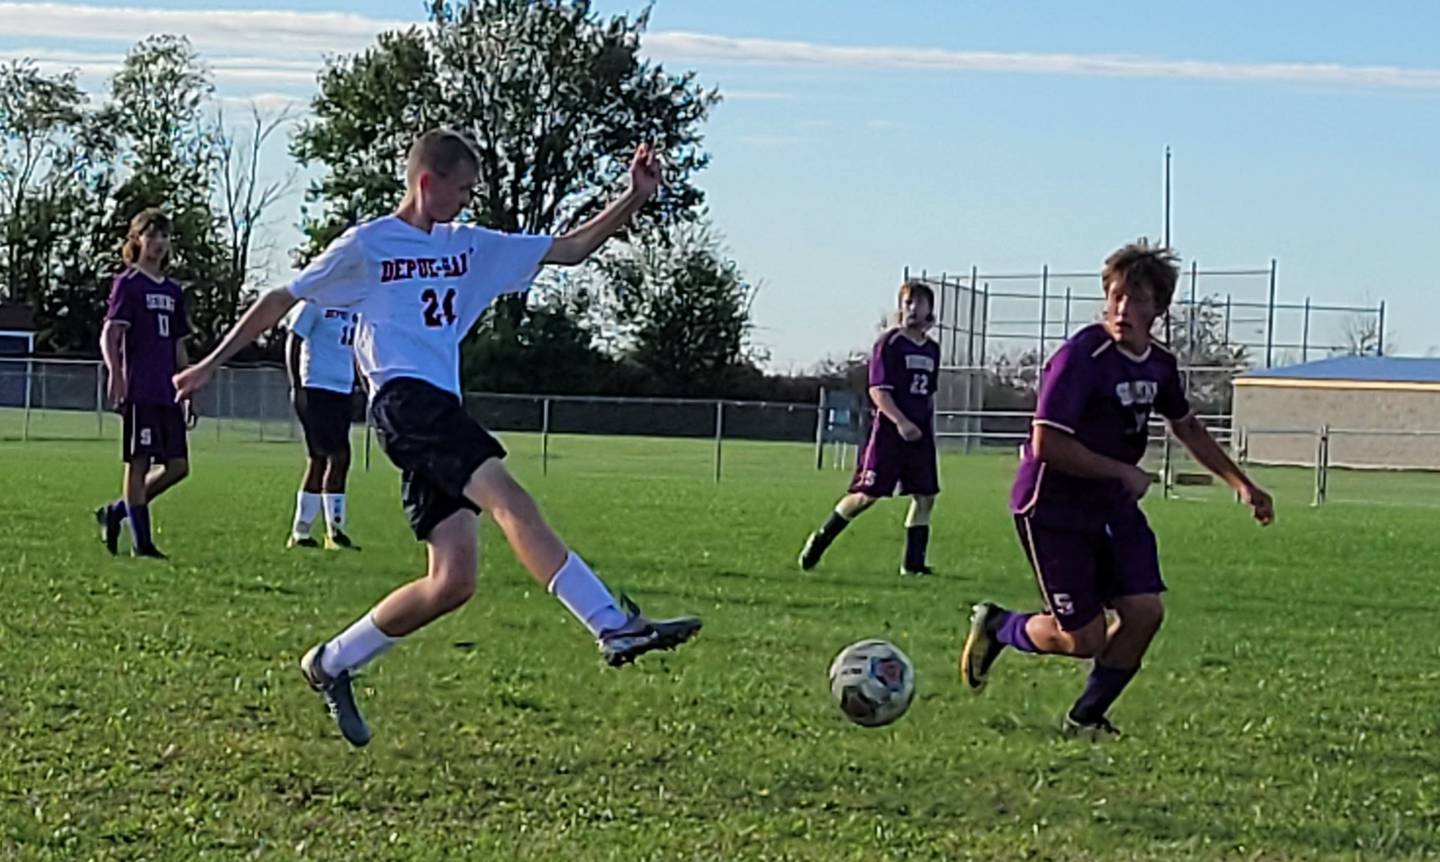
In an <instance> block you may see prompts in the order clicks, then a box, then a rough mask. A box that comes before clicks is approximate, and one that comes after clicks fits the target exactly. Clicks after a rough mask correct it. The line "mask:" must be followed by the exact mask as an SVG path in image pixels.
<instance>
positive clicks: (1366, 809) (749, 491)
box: [0, 426, 1440, 862]
mask: <svg viewBox="0 0 1440 862" xmlns="http://www.w3.org/2000/svg"><path fill="white" fill-rule="evenodd" d="M196 440H197V445H196V451H195V452H194V457H193V463H194V467H195V470H194V475H193V477H192V479H191V480H190V481H189V482H187V483H186V484H184V485H182V486H181V487H180V488H178V489H177V490H175V491H174V492H172V494H171V495H169V496H168V497H166V498H165V499H163V500H161V501H160V502H159V503H158V504H157V505H156V507H155V520H156V523H157V525H158V528H159V533H158V541H159V543H160V545H161V547H163V548H164V549H165V550H167V551H168V552H169V553H170V554H171V555H172V557H173V561H172V562H170V563H161V564H153V563H149V562H141V561H134V560H130V559H128V558H120V559H112V558H110V557H108V556H107V555H106V554H105V553H104V550H103V548H102V547H101V545H100V544H99V543H98V541H97V540H96V537H95V533H94V525H93V521H92V520H91V515H90V512H91V510H92V509H93V508H94V506H95V505H96V504H97V503H98V502H99V501H100V500H102V499H104V498H105V497H107V496H108V495H111V494H113V492H114V490H115V488H116V487H117V484H118V477H119V466H118V464H117V463H116V449H117V448H118V447H117V445H116V444H115V443H113V442H84V441H75V442H45V443H29V444H20V443H4V444H0V464H3V469H0V548H3V553H0V584H3V587H4V592H5V596H6V598H5V608H6V613H5V614H4V616H3V619H0V686H3V688H0V859H54V860H62V859H63V860H71V859H145V860H152V859H177V860H179V859H198V858H235V859H291V858H304V859H337V860H362V859H363V860H369V859H427V860H429V859H433V860H442V859H443V860H452V859H486V860H512V859H513V860H551V859H563V860H567V862H579V860H591V859H616V860H652V859H653V860H690V859H696V860H700V859H705V860H709V859H715V860H721V859H723V860H742V859H743V860H749V859H755V860H761V859H766V860H782V859H795V860H851V859H853V860H871V859H1006V860H1013V859H1053V860H1089V859H1163V860H1174V859H1289V860H1319V859H1355V860H1371V859H1387V858H1433V857H1435V856H1436V855H1437V854H1440V738H1437V730H1440V642H1437V639H1436V637H1435V619H1436V617H1435V613H1436V606H1437V601H1436V599H1437V596H1440V584H1437V578H1440V571H1437V567H1436V565H1435V561H1436V560H1440V530H1437V529H1436V528H1435V517H1436V516H1435V513H1434V512H1433V511H1432V510H1429V509H1426V508H1421V507H1410V506H1403V505H1401V506H1389V507H1360V506H1345V505H1332V506H1327V507H1325V508H1322V509H1311V508H1309V507H1308V506H1306V505H1305V503H1306V502H1308V499H1309V491H1310V477H1309V474H1308V473H1306V472H1304V471H1294V472H1287V471H1276V472H1273V473H1272V474H1271V475H1267V476H1266V477H1264V478H1265V479H1266V481H1269V482H1272V483H1273V484H1274V486H1275V487H1276V489H1277V490H1278V492H1279V493H1278V496H1279V501H1280V505H1281V510H1280V520H1279V523H1278V524H1277V525H1276V526H1275V527H1273V528H1271V529H1270V530H1265V531H1262V530H1260V529H1259V528H1257V527H1254V526H1253V525H1252V524H1250V523H1249V522H1248V521H1247V519H1246V517H1245V513H1244V512H1243V511H1242V510H1241V509H1240V508H1238V507H1237V506H1234V505H1232V504H1230V503H1228V502H1226V501H1225V497H1224V495H1223V494H1221V493H1220V492H1219V491H1218V490H1214V491H1205V490H1203V489H1202V490H1200V491H1199V492H1198V493H1199V494H1200V495H1201V496H1208V497H1209V498H1210V500H1209V501H1208V502H1194V501H1189V500H1180V501H1159V500H1155V501H1151V502H1149V503H1148V504H1147V508H1148V510H1149V512H1150V514H1151V517H1152V520H1153V521H1154V523H1155V526H1156V529H1157V532H1158V533H1159V535H1160V540H1161V548H1162V554H1163V555H1164V558H1165V562H1166V577H1167V579H1168V581H1169V583H1170V586H1171V590H1172V591H1171V593H1170V594H1169V596H1168V603H1169V610H1170V614H1169V618H1168V619H1167V621H1166V624H1165V628H1164V630H1163V631H1162V633H1161V635H1160V639H1159V642H1158V644H1157V646H1156V648H1155V649H1154V651H1153V652H1152V654H1151V656H1150V658H1149V660H1148V663H1147V665H1146V667H1145V669H1144V671H1143V673H1142V675H1141V676H1140V678H1139V679H1138V680H1137V682H1136V684H1135V685H1134V686H1133V687H1132V688H1131V690H1130V691H1129V692H1127V693H1126V695H1125V696H1124V698H1123V699H1122V700H1121V701H1120V703H1119V704H1118V706H1117V708H1116V710H1115V713H1114V715H1115V719H1116V721H1117V723H1118V724H1120V725H1121V726H1122V727H1123V728H1124V729H1125V730H1126V731H1127V736H1126V738H1125V739H1124V740H1123V741H1121V742H1120V743H1118V744H1116V745H1112V746H1106V747H1095V746H1091V745H1087V744H1077V743H1074V742H1070V741H1066V740H1063V739H1061V738H1059V737H1058V735H1057V734H1056V732H1055V730H1054V728H1055V724H1056V722H1057V719H1058V717H1059V715H1060V713H1061V712H1062V710H1063V709H1064V708H1065V707H1066V706H1067V705H1068V703H1069V702H1070V700H1071V699H1072V698H1073V696H1074V694H1075V693H1076V691H1077V690H1078V687H1079V686H1080V684H1081V682H1082V676H1081V672H1080V670H1079V669H1078V667H1077V666H1076V665H1074V664H1071V663H1068V662H1067V661H1066V660H1063V659H1058V658H1045V659H1034V658H1028V657H1024V656H1016V655H1007V656H1006V657H1005V658H1004V659H1002V661H1001V663H1000V664H999V665H998V666H997V670H996V672H995V676H994V678H993V680H992V685H991V687H990V689H989V690H987V692H986V693H985V695H984V696H983V697H982V698H975V697H973V696H971V695H970V694H969V693H968V692H966V691H965V690H963V689H962V688H961V686H960V684H959V682H958V680H957V678H956V674H955V659H956V653H957V648H958V646H959V641H960V636H961V633H962V631H963V629H964V625H965V615H966V612H967V610H968V607H969V605H970V604H971V603H972V602H974V601H975V600H976V599H979V598H982V597H993V598H995V599H998V600H1000V601H1002V602H1006V603H1012V604H1018V605H1033V604H1034V603H1035V601H1036V597H1035V594H1034V587H1033V582H1032V579H1031V576H1030V574H1029V573H1028V571H1027V570H1026V568H1025V566H1024V563H1023V560H1022V558H1021V555H1020V553H1019V551H1018V549H1017V547H1016V543H1015V541H1014V538H1013V536H1012V528H1011V525H1010V520H1009V517H1008V515H1007V513H1006V511H1005V506H1004V501H1005V490H1006V487H1007V485H1008V481H1009V476H1010V472H1011V469H1012V466H1013V465H1012V463H1011V459H1009V458H1005V457H996V456H973V457H968V458H967V457H964V456H953V457H948V456H947V458H946V459H945V461H944V465H943V468H944V480H945V486H946V493H945V495H944V496H943V497H942V500H941V507H940V509H939V511H938V513H937V524H936V535H935V541H934V545H933V549H932V558H933V562H934V563H935V564H936V565H937V566H938V568H939V569H940V572H941V574H940V575H939V576H938V577H935V578H933V579H927V580H921V581H917V580H902V579H901V578H900V577H898V576H897V575H896V574H895V572H896V567H897V563H898V554H899V541H900V535H901V529H900V525H899V519H900V518H901V509H900V507H899V504H894V505H892V506H890V507H889V508H883V509H880V510H877V511H876V512H874V513H872V514H871V515H869V516H867V518H866V519H865V520H863V521H861V522H860V523H858V524H857V525H856V527H854V528H853V529H852V530H851V531H850V532H849V533H847V534H846V535H845V536H844V537H843V538H842V539H841V540H840V541H839V542H838V543H837V545H836V546H835V548H834V549H833V550H832V551H831V554H830V556H829V557H828V559H827V560H826V563H825V564H824V566H823V567H822V568H821V570H819V571H816V572H814V573H811V574H808V575H805V574H801V573H800V572H798V571H797V570H796V569H795V567H794V556H795V553H796V551H797V550H798V548H799V545H800V543H801V541H802V540H803V538H804V535H805V533H806V531H807V530H808V529H810V528H811V527H812V526H813V525H814V524H815V523H816V522H817V521H818V520H819V519H820V518H821V517H822V516H823V515H824V513H825V511H826V510H827V507H828V506H829V505H831V503H832V502H833V499H834V497H835V496H836V495H837V494H838V493H839V492H840V490H841V489H842V485H843V479H842V476H841V474H837V473H835V472H832V471H830V470H826V471H823V472H816V471H815V470H814V469H813V465H812V464H811V462H810V459H811V453H810V451H809V450H808V449H807V448H806V447H803V446H784V445H764V444H738V443H737V444H730V445H727V447H726V451H725V471H726V472H725V481H724V482H722V483H720V484H718V485H717V484H715V483H714V482H713V481H711V480H710V479H709V475H710V470H711V460H710V459H711V450H710V448H709V447H708V445H707V444H705V443H703V442H673V441H662V440H639V439H629V440H602V439H593V438H589V439H587V438H561V439H557V440H555V441H554V443H553V447H552V455H553V460H552V462H551V471H550V475H548V476H545V477H542V476H541V475H540V471H539V469H538V458H537V455H536V453H537V448H536V447H537V444H536V441H535V440H533V439H531V438H523V437H520V438H511V439H509V440H507V443H508V444H509V445H510V446H511V448H512V450H513V453H514V454H513V457H512V466H513V468H514V469H515V470H516V472H517V473H519V474H520V475H521V476H522V478H523V479H524V480H525V481H527V482H528V483H529V484H530V486H531V487H532V489H533V490H534V491H535V492H536V494H537V496H538V497H539V498H540V499H541V500H542V503H543V505H544V507H545V509H546V510H547V512H548V513H549V514H550V516H551V517H552V518H553V520H554V521H555V523H556V524H557V525H558V527H559V528H560V529H561V531H562V533H563V534H564V535H565V536H566V537H567V538H568V539H569V540H570V541H571V542H572V543H573V544H574V545H575V546H576V547H577V548H578V549H579V550H580V551H581V552H582V553H583V554H584V555H585V556H587V557H588V558H589V560H590V561H591V562H592V563H593V564H594V565H595V566H596V568H597V569H598V571H599V572H600V573H601V575H602V576H603V577H605V578H606V579H607V580H609V581H610V582H611V584H612V585H613V586H616V587H619V588H624V589H627V590H629V591H630V592H631V593H632V594H633V595H634V596H635V597H636V598H637V599H638V600H640V601H641V602H642V604H643V605H644V606H645V607H646V609H647V610H649V611H651V612H654V613H657V614H672V613H681V612H693V613H698V614H701V615H703V616H704V617H705V620H706V629H705V632H704V634H703V635H702V637H701V638H700V639H699V640H698V641H696V642H695V643H694V644H692V645H690V646H688V647H686V648H685V649H684V650H682V651H680V652H678V653H676V654H673V655H670V654H666V655H663V656H649V657H647V658H646V659H644V660H642V661H641V662H640V664H639V665H637V666H635V667H633V668H629V669H626V670H624V671H618V672H617V671H611V670H608V669H603V668H602V666H601V663H600V660H599V657H598V655H597V653H596V651H595V649H594V646H593V644H592V643H591V642H590V641H589V639H588V638H587V637H585V636H584V634H583V632H582V631H581V630H580V628H579V627H578V626H577V625H576V624H575V623H574V622H573V621H571V620H570V619H569V618H568V615H567V614H566V612H565V611H564V610H563V608H561V607H560V606H559V604H558V603H557V602H555V601H554V600H553V599H551V598H550V597H548V596H546V595H545V594H544V593H543V591H541V590H539V589H538V588H536V587H535V585H534V584H533V583H532V582H531V581H529V579H528V578H527V577H526V576H524V575H523V574H522V573H521V571H520V570H519V568H518V566H517V565H516V563H515V562H514V560H513V558H512V557H511V556H510V554H509V552H508V550H506V549H505V548H504V547H503V544H502V543H501V542H500V541H498V537H497V536H496V535H495V534H494V531H493V529H492V528H490V527H488V526H487V527H486V528H485V533H486V538H485V544H486V549H487V557H486V560H485V563H484V571H483V574H482V582H481V588H480V590H479V592H478V593H477V596H476V598H475V600H474V601H472V602H471V604H470V605H469V606H467V607H466V608H465V609H463V610H462V611H460V612H459V613H457V614H454V615H453V616H451V617H449V618H447V619H445V620H443V621H441V622H440V623H438V624H436V625H435V626H433V627H431V628H430V629H427V630H425V631H424V632H422V633H421V634H419V635H417V636H416V637H414V638H412V639H411V641H410V642H407V643H405V644H403V645H402V646H401V647H400V648H398V649H396V650H395V651H394V652H392V653H391V654H390V655H388V656H386V657H385V658H384V659H382V660H381V661H380V662H378V663H377V664H376V665H375V666H373V667H372V668H371V669H369V671H368V672H367V674H366V675H365V677H364V678H363V680H362V684H361V697H362V699H363V704H364V706H365V708H366V710H367V712H368V714H369V717H370V719H371V721H372V724H373V726H374V728H375V731H376V740H375V742H374V743H373V744H372V745H371V746H370V747H369V748H368V749H365V750H362V751H354V750H351V749H349V748H348V747H347V746H346V745H345V744H344V743H343V742H342V741H340V739H339V738H338V736H337V735H336V734H335V732H334V729H333V726H332V725H331V723H330V722H329V721H328V719H327V718H326V717H325V716H324V714H323V711H322V709H321V707H320V705H319V702H318V700H316V699H315V697H314V696H313V695H312V694H311V693H310V692H309V691H308V690H307V689H306V688H305V687H304V686H303V685H302V683H301V681H300V678H299V676H298V674H297V673H296V671H295V662H296V659H297V657H298V656H299V654H300V653H301V652H302V651H303V650H305V649H306V648H307V647H309V646H310V645H311V644H313V643H314V642H316V641H317V640H319V639H321V638H323V637H325V636H328V635H330V634H331V633H333V632H334V631H335V630H336V629H337V628H338V627H340V626H342V625H345V624H347V623H348V622H350V621H351V620H352V619H353V618H354V617H356V616H357V615H358V614H360V613H361V612H363V611H364V610H365V609H366V608H367V607H368V606H369V605H370V604H371V603H372V602H373V601H374V600H375V599H377V598H378V597H380V596H381V595H383V594H384V593H385V592H386V591H387V590H388V589H389V588H391V587H393V586H395V585H396V584H398V583H400V582H401V581H402V580H404V579H406V578H409V577H411V576H413V575H415V574H417V573H419V572H420V570H421V567H422V566H423V553H422V547H421V546H419V545H417V544H416V543H415V542H413V541H412V540H411V537H410V535H409V533H408V530H407V527H406V525H405V521H404V518H403V517H402V515H401V513H400V508H399V503H398V500H397V478H396V476H395V474H394V472H393V471H392V470H391V469H390V468H389V467H388V465H386V464H384V463H383V462H381V463H379V464H377V466H376V469H374V470H373V471H372V472H370V473H368V474H364V473H362V474H359V475H357V476H355V478H354V482H353V487H352V491H351V513H352V514H351V519H352V526H353V534H354V535H355V537H356V538H357V540H359V541H361V542H362V543H363V544H364V546H365V549H364V550H363V551H362V552H360V553H358V554H339V553H324V552H312V553H298V552H287V551H285V550H284V548H283V540H284V538H285V534H286V530H287V527H288V522H289V516H290V507H291V505H292V502H293V499H294V489H295V482H296V479H297V477H298V467H299V457H300V453H299V449H298V446H295V445H288V444H277V443H268V444H262V443H241V442H235V441H229V440H224V439H222V440H220V441H218V442H217V441H215V440H214V438H213V437H212V436H210V435H209V434H207V433H206V431H205V428H204V426H202V429H201V431H200V432H199V433H198V434H197V437H196ZM1375 481H1380V480H1378V479H1377V480H1375ZM1187 490H1189V489H1187ZM1191 493H1192V494H1193V493H1197V492H1195V491H1191ZM871 636H881V637H887V638H890V639H893V640H894V641H895V642H896V643H898V644H899V645H900V646H901V647H902V648H903V649H905V650H906V651H907V652H908V653H909V654H910V656H911V658H912V659H914V660H915V662H916V664H917V667H918V674H919V685H920V691H919V695H918V697H917V700H916V702H915V705H914V707H913V708H912V709H911V711H910V713H909V714H908V715H907V716H906V717H905V718H904V719H902V720H901V721H900V722H899V723H897V724H895V725H893V726H891V727H889V728H884V729H879V730H865V729H862V728H859V727H855V726H852V725H850V724H848V723H846V722H845V721H843V720H842V719H841V718H840V716H839V714H838V712H837V711H836V710H835V709H834V708H833V707H832V705H831V703H830V701H829V698H828V692H827V690H826V684H825V670H826V667H827V665H828V662H829V660H830V658H831V657H832V656H833V655H834V653H835V652H836V651H837V650H839V649H840V648H841V647H842V646H844V645H845V644H846V643H849V642H851V641H854V640H857V639H859V638H863V637H871Z"/></svg>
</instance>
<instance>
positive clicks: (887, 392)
mask: <svg viewBox="0 0 1440 862" xmlns="http://www.w3.org/2000/svg"><path fill="white" fill-rule="evenodd" d="M934 309H935V293H934V292H933V291H932V290H931V289H930V286H929V285H927V284H925V283H924V282H921V281H907V282H905V283H904V284H903V285H901V286H900V325H899V326H897V327H895V328H893V329H890V330H887V331H886V332H885V333H884V334H883V335H881V336H880V339H879V340H878V341H876V342H875V347H874V349H873V350H872V351H871V353H870V400H871V401H872V402H873V404H874V410H873V411H872V414H871V417H870V438H869V439H868V440H867V441H866V443H865V447H864V449H863V450H862V451H861V452H860V455H859V457H858V458H856V463H855V478H854V480H853V481H852V482H851V483H850V491H849V493H848V494H846V495H845V496H844V497H842V498H841V499H840V502H839V503H838V504H836V506H835V511H833V512H831V513H830V517H829V518H827V519H826V520H825V523H823V524H821V525H820V528H819V529H818V530H816V531H815V532H813V533H811V534H810V538H809V539H807V540H806V542H805V547H804V549H802V550H801V552H800V568H802V569H804V570H806V571H809V570H811V569H813V568H815V567H816V566H817V565H819V563H820V558H821V556H823V555H824V553H825V550H826V549H827V548H829V547H830V543H831V542H833V541H835V537H836V536H839V535H840V533H841V531H843V530H844V529H845V528H846V527H848V526H850V522H851V521H853V520H855V519H856V518H858V517H859V516H860V515H861V514H862V513H863V512H865V511H866V510H867V509H869V508H870V507H871V506H873V505H875V503H876V502H877V501H878V500H879V499H880V498H881V497H889V496H893V495H894V494H895V493H896V491H897V489H898V491H899V492H900V493H901V494H906V495H909V497H910V510H909V513H908V514H907V515H906V517H905V555H904V558H903V560H902V562H901V564H900V574H902V575H928V574H931V569H930V567H929V566H928V565H926V562H925V555H926V550H927V548H928V547H929V544H930V515H931V513H932V512H933V511H934V509H935V496H936V495H937V494H939V493H940V475H939V470H938V469H937V465H936V455H935V385H936V380H937V378H938V376H939V374H940V345H939V344H937V343H936V342H935V340H934V339H932V338H930V337H929V336H928V335H927V334H926V333H927V332H928V331H929V330H930V326H931V324H933V323H934V322H935V311H934Z"/></svg>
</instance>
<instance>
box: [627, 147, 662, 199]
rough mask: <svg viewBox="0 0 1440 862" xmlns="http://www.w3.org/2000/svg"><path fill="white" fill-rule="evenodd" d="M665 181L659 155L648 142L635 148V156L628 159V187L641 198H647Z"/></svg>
mask: <svg viewBox="0 0 1440 862" xmlns="http://www.w3.org/2000/svg"><path fill="white" fill-rule="evenodd" d="M664 181H665V177H664V173H663V171H662V170H661V165H660V156H659V155H657V154H656V153H655V151H654V150H652V149H651V148H650V145H649V144H641V145H640V146H638V147H636V148H635V157H634V158H632V159H631V160H630V188H632V189H634V190H635V192H636V194H638V195H640V196H641V197H643V198H647V199H648V198H649V197H651V196H652V195H654V194H655V192H656V190H657V189H659V188H660V185H661V184H662V183H663V182H664Z"/></svg>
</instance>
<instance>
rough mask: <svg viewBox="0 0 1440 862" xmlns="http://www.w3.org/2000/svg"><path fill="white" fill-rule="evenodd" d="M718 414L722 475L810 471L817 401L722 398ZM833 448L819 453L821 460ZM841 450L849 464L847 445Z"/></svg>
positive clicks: (769, 476)
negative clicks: (821, 454)
mask: <svg viewBox="0 0 1440 862" xmlns="http://www.w3.org/2000/svg"><path fill="white" fill-rule="evenodd" d="M719 418H720V420H721V425H720V428H721V431H722V432H723V437H722V441H721V446H720V448H719V465H720V470H721V476H722V478H723V479H724V480H725V481H729V480H731V479H737V480H741V481H783V480H789V479H796V478H801V479H810V478H812V477H813V476H814V474H815V472H816V466H817V464H819V463H820V462H819V461H818V460H817V452H816V449H815V433H816V423H817V422H818V421H819V410H818V408H817V407H815V406H812V405H807V404H765V403H754V402H741V403H736V402H727V403H725V404H724V409H723V413H722V414H721V416H720V417H719ZM834 454H835V453H834V452H830V453H825V459H824V466H826V467H829V466H831V463H830V462H831V460H832V459H833V457H834ZM846 456H847V457H846V458H845V464H846V465H848V466H849V467H851V468H853V466H854V457H855V452H854V447H853V446H847V452H846ZM837 464H838V461H837ZM841 469H842V470H843V469H844V467H843V466H842V467H841ZM831 472H833V471H831ZM831 478H832V479H833V476H832V477H831Z"/></svg>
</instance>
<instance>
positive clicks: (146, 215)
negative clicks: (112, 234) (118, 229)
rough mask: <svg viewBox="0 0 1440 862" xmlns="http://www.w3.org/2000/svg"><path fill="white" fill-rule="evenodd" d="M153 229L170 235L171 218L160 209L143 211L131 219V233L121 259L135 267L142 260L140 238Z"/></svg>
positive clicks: (122, 248)
mask: <svg viewBox="0 0 1440 862" xmlns="http://www.w3.org/2000/svg"><path fill="white" fill-rule="evenodd" d="M152 227H153V228H155V229H156V230H158V231H160V232H161V233H164V234H166V235H168V234H169V233H170V230H171V226H170V216H168V215H166V214H165V211H164V210H162V209H160V208H159V207H148V208H146V209H143V210H141V211H140V212H138V213H136V214H135V217H134V218H132V219H130V231H129V232H128V233H127V234H126V235H125V245H124V246H123V247H121V249H120V257H121V258H122V259H124V261H125V263H126V264H127V265H133V264H134V263H135V261H137V260H139V259H140V237H141V236H143V235H144V233H145V231H147V230H149V229H150V228H152ZM165 257H166V258H167V259H168V258H169V257H170V255H169V254H168V253H167V254H166V255H165ZM161 263H164V261H163V260H162V261H161Z"/></svg>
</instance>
